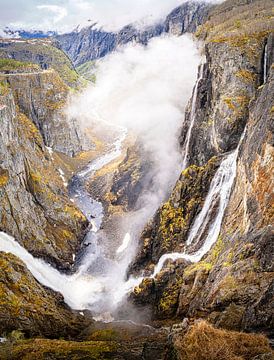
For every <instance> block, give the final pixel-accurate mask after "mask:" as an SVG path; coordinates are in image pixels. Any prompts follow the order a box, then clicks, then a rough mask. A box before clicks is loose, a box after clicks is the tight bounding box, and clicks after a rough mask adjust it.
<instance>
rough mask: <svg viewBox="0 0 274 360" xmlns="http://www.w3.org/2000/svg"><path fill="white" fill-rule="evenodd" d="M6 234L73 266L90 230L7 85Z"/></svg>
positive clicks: (0, 189)
mask: <svg viewBox="0 0 274 360" xmlns="http://www.w3.org/2000/svg"><path fill="white" fill-rule="evenodd" d="M0 115H1V128H0V134H1V144H0V154H1V156H0V159H1V163H0V198H1V201H0V204H1V205H0V229H1V230H2V231H5V232H7V233H9V234H11V235H13V236H14V237H15V238H16V240H17V241H18V242H20V243H21V244H22V245H23V246H24V247H25V248H26V249H28V250H29V251H30V252H32V253H33V254H35V255H36V256H38V257H42V258H46V259H47V260H49V261H51V262H54V263H55V264H58V265H59V266H60V267H64V268H65V267H68V265H69V264H70V263H72V261H73V254H74V253H75V251H76V250H77V249H78V246H79V241H80V239H81V237H82V236H83V232H84V229H85V227H86V225H87V224H86V220H85V218H84V216H83V215H82V214H81V213H80V212H79V211H78V210H77V209H76V208H75V206H74V205H73V204H72V203H71V201H70V200H69V198H68V195H67V190H66V188H65V187H64V184H63V181H62V179H61V178H60V176H59V173H58V172H57V169H56V166H55V164H54V162H53V160H52V157H51V153H50V152H49V151H48V150H47V149H46V148H45V146H44V142H43V139H42V137H41V135H40V132H39V130H38V129H37V127H36V126H35V125H34V124H33V123H32V121H31V120H29V119H28V118H27V116H26V115H25V114H23V113H21V112H20V111H19V109H18V108H16V106H15V102H14V97H13V94H12V92H11V90H10V88H9V87H8V83H7V82H6V81H2V82H1V97H0Z"/></svg>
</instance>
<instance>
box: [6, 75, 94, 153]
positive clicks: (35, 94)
mask: <svg viewBox="0 0 274 360" xmlns="http://www.w3.org/2000/svg"><path fill="white" fill-rule="evenodd" d="M3 77H4V78H5V79H6V80H7V82H8V84H9V87H10V88H11V90H12V92H13V94H14V97H15V102H16V104H17V105H18V106H19V109H20V112H22V113H23V114H25V115H26V116H27V117H28V118H29V119H31V120H32V121H33V123H34V124H35V126H36V127H37V128H38V129H39V131H40V133H41V135H42V137H43V141H44V143H45V145H46V146H47V147H50V148H52V149H53V150H54V151H59V152H62V153H64V154H66V155H68V156H74V155H76V154H78V153H80V152H81V151H84V150H88V149H90V148H91V147H92V145H91V144H90V142H89V141H88V140H87V137H86V136H85V135H84V133H83V131H81V129H80V128H79V124H78V123H77V121H76V120H75V119H72V118H69V117H68V115H67V114H66V113H65V110H64V108H65V105H66V103H67V100H68V97H69V94H70V93H69V88H68V86H67V85H65V83H64V82H63V81H62V79H61V78H60V76H59V75H58V73H57V72H56V71H55V70H52V69H51V70H44V71H36V72H27V71H26V72H23V73H16V72H15V73H14V72H12V73H9V74H5V75H3Z"/></svg>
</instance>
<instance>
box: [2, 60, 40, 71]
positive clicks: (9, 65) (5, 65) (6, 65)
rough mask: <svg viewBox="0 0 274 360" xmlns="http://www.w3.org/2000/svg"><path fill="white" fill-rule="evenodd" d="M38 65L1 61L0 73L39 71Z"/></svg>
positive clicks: (25, 62)
mask: <svg viewBox="0 0 274 360" xmlns="http://www.w3.org/2000/svg"><path fill="white" fill-rule="evenodd" d="M39 69H40V67H39V66H38V65H37V64H33V63H31V62H27V61H17V60H13V59H0V72H9V71H16V70H20V71H22V70H39Z"/></svg>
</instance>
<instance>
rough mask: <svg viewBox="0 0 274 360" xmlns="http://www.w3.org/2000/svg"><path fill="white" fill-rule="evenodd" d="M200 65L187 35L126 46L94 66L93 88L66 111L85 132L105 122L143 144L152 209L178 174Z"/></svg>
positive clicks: (74, 100)
mask: <svg viewBox="0 0 274 360" xmlns="http://www.w3.org/2000/svg"><path fill="white" fill-rule="evenodd" d="M200 61H201V59H200V56H199V54H198V50H197V47H196V44H195V43H194V42H193V40H192V39H191V37H190V36H188V35H183V36H181V37H173V36H164V37H160V38H155V39H152V40H151V42H150V43H149V45H148V46H147V47H144V46H142V45H136V44H135V45H133V44H130V45H128V46H126V47H124V48H122V49H120V50H119V51H118V52H115V53H112V54H110V55H109V56H108V57H106V58H105V59H103V60H101V61H100V62H99V63H98V70H97V74H96V84H95V85H90V86H89V87H88V88H87V89H86V90H85V91H84V92H83V93H82V94H81V95H80V96H78V97H76V98H74V99H73V101H72V103H71V104H70V106H69V109H68V112H69V115H70V116H71V117H74V118H78V119H80V120H81V122H82V126H83V127H88V126H90V128H91V129H92V127H93V126H94V123H95V122H96V126H98V124H100V122H101V123H102V125H104V122H108V123H110V124H111V125H115V126H120V127H124V128H126V129H127V130H128V131H129V132H130V133H133V134H134V135H135V136H136V137H137V138H138V140H140V141H141V142H142V145H143V147H144V149H145V152H146V153H150V154H151V155H150V156H151V160H152V162H153V169H152V171H153V176H154V184H155V188H154V189H152V192H153V194H152V193H151V191H150V193H151V194H150V196H149V199H146V200H144V201H148V202H149V203H151V202H152V199H151V198H152V197H156V199H155V200H153V202H156V204H155V206H158V205H159V201H158V199H160V200H161V201H162V200H163V198H164V196H165V194H166V192H167V191H168V190H169V189H170V186H172V185H173V184H174V179H176V175H177V174H179V172H180V170H181V161H182V159H181V153H180V149H179V146H178V136H179V131H180V128H181V127H182V122H183V120H184V110H185V107H186V105H187V102H188V101H189V99H190V97H191V92H192V88H193V85H194V83H195V79H196V77H197V68H198V64H199V63H200ZM156 189H157V190H156ZM146 197H148V196H147V195H146Z"/></svg>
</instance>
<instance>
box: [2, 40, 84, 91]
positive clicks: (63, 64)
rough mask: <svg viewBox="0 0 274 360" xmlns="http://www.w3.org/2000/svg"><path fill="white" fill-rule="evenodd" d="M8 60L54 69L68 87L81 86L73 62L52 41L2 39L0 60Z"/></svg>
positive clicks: (44, 68)
mask: <svg viewBox="0 0 274 360" xmlns="http://www.w3.org/2000/svg"><path fill="white" fill-rule="evenodd" d="M7 58H8V59H14V60H19V61H27V62H31V63H35V64H38V65H39V67H40V68H41V69H43V70H47V69H49V68H53V69H54V70H56V71H57V72H58V73H59V74H60V76H61V78H62V80H63V81H64V82H65V83H66V84H67V85H68V86H71V87H74V88H75V87H76V88H77V87H78V86H79V85H81V79H80V78H79V75H78V74H77V72H76V71H75V69H74V67H73V65H72V62H71V60H70V59H69V58H68V57H67V56H66V54H65V53H64V52H63V51H62V50H60V49H59V48H58V47H56V46H55V43H54V41H52V40H49V39H39V40H37V39H33V40H31V39H30V40H22V39H20V40H16V39H0V59H7Z"/></svg>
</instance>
